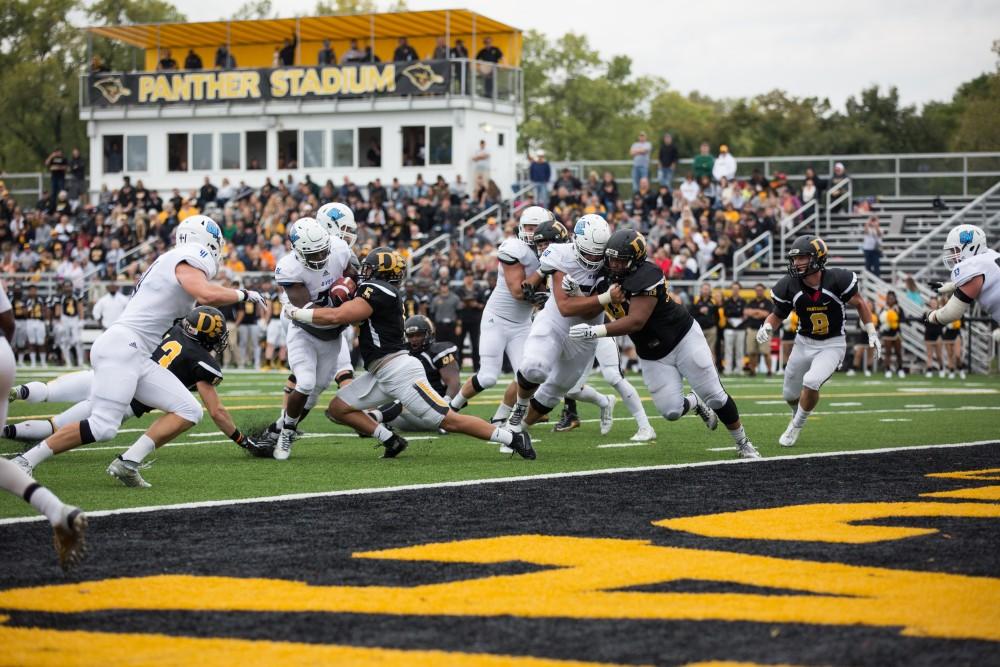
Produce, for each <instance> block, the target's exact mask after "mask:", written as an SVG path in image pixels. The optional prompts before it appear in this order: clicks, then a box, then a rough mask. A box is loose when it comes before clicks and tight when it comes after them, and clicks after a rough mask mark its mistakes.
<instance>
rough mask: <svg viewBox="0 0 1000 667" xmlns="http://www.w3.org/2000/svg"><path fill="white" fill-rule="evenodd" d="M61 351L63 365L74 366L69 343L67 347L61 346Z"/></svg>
mask: <svg viewBox="0 0 1000 667" xmlns="http://www.w3.org/2000/svg"><path fill="white" fill-rule="evenodd" d="M59 351H60V352H61V353H62V358H63V366H65V367H66V368H69V367H70V366H72V365H73V362H72V361H71V360H70V358H69V345H67V346H65V347H60V348H59Z"/></svg>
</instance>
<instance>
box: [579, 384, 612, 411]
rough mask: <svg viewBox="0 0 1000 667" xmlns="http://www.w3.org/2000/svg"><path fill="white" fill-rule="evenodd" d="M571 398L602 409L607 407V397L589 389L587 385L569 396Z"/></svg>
mask: <svg viewBox="0 0 1000 667" xmlns="http://www.w3.org/2000/svg"><path fill="white" fill-rule="evenodd" d="M571 398H574V399H576V400H578V401H583V402H584V403H592V404H594V405H597V406H598V407H602V408H606V407H608V397H607V396H605V395H604V394H602V393H601V392H599V391H597V390H596V389H594V388H593V387H591V386H590V385H589V384H585V385H583V388H582V389H580V391H578V392H576V394H574V395H573V396H571Z"/></svg>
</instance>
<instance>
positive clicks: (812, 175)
mask: <svg viewBox="0 0 1000 667" xmlns="http://www.w3.org/2000/svg"><path fill="white" fill-rule="evenodd" d="M805 180H807V181H808V180H811V181H812V182H813V186H814V187H815V188H816V199H817V200H820V199H821V198H822V196H823V192H824V191H825V190H826V181H824V180H823V179H822V178H820V176H819V174H817V173H816V170H815V169H813V168H812V167H806V173H805ZM803 200H805V197H803Z"/></svg>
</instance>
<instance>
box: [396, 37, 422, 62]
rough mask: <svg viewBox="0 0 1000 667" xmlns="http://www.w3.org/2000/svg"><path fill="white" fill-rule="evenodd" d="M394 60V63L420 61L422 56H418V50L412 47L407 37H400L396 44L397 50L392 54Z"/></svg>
mask: <svg viewBox="0 0 1000 667" xmlns="http://www.w3.org/2000/svg"><path fill="white" fill-rule="evenodd" d="M392 59H393V61H394V62H397V63H401V62H410V61H412V60H420V56H418V55H417V50H416V49H414V48H413V47H412V46H410V42H409V41H408V40H407V39H406V38H405V37H400V38H399V41H398V42H397V44H396V50H395V51H393V52H392Z"/></svg>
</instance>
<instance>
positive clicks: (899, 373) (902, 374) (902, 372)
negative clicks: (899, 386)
mask: <svg viewBox="0 0 1000 667" xmlns="http://www.w3.org/2000/svg"><path fill="white" fill-rule="evenodd" d="M896 376H897V377H899V379H900V380H902V379H903V378H905V377H906V371H904V370H903V369H902V368H900V369H899V372H898V373H896Z"/></svg>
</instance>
